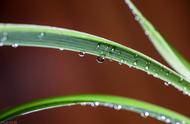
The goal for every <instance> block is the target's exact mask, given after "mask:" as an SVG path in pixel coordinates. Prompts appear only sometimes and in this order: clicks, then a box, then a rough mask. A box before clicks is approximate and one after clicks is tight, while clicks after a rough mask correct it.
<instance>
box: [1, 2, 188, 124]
mask: <svg viewBox="0 0 190 124" xmlns="http://www.w3.org/2000/svg"><path fill="white" fill-rule="evenodd" d="M134 3H135V4H136V5H137V6H138V8H139V9H140V10H141V11H142V13H143V14H144V15H145V16H146V17H147V18H148V19H149V20H150V21H151V22H152V23H153V24H154V25H155V26H156V28H157V29H158V30H159V31H160V32H161V33H162V34H163V35H164V36H165V37H166V38H167V39H168V40H169V41H170V43H171V44H172V45H173V46H174V47H175V48H177V49H178V50H179V51H180V52H181V53H182V54H183V55H184V56H185V57H186V58H187V59H188V60H190V54H189V46H190V43H189V27H190V23H189V22H190V15H189V12H190V8H189V6H190V1H189V0H154V1H151V0H134ZM0 5H1V7H0V23H25V24H40V25H50V26H58V27H65V28H69V29H75V30H78V31H83V32H87V33H90V34H94V35H98V36H102V37H104V38H108V39H110V40H114V41H117V42H118V43H121V44H123V45H126V46H128V47H131V48H133V49H136V50H138V51H141V52H142V53H145V54H146V55H149V56H150V57H152V58H154V59H156V60H158V61H160V62H162V63H164V64H166V63H165V62H164V61H163V59H162V58H161V57H160V55H159V54H158V53H157V52H156V51H155V49H154V48H153V46H152V44H151V43H150V41H149V40H148V39H147V38H146V37H145V35H144V32H143V31H142V29H141V28H140V26H139V24H138V23H137V22H136V21H134V18H133V16H132V14H131V12H130V11H129V9H128V7H127V6H126V4H125V3H124V1H123V0H49V1H48V0H28V1H27V0H1V1H0ZM95 59H96V57H94V56H90V55H85V57H84V58H80V57H79V56H78V53H75V52H69V51H59V50H55V49H45V48H26V47H25V48H24V47H18V48H16V49H15V48H11V47H1V48H0V109H3V108H6V107H11V106H14V105H17V104H20V103H24V102H27V101H30V100H33V99H38V98H47V97H52V96H64V95H72V94H80V93H98V94H108V95H118V96H124V97H131V98H135V99H139V100H143V101H147V102H150V103H154V104H157V105H160V106H163V107H167V108H169V109H172V110H175V111H177V112H179V113H182V114H184V115H186V116H189V117H190V107H189V105H190V98H189V97H188V96H185V95H183V94H182V93H181V92H179V91H178V90H176V89H175V88H173V87H171V86H168V87H167V86H165V85H164V82H163V81H161V80H158V79H155V78H153V77H152V76H149V75H147V74H146V73H144V72H141V71H139V70H135V69H131V68H129V67H127V66H125V65H119V64H118V63H115V62H109V61H105V62H104V63H103V64H98V63H97V62H96V60H95ZM166 65H167V64H166ZM14 120H16V121H17V122H18V124H24V123H27V124H35V123H37V124H40V123H44V124H52V123H53V124H61V123H62V124H84V123H85V124H88V123H90V124H126V123H127V124H148V123H149V124H162V122H158V121H157V120H154V119H151V118H147V119H144V118H142V117H140V116H139V115H138V114H135V113H132V112H128V111H122V110H121V111H115V110H112V109H108V108H103V107H97V108H92V107H81V106H72V107H63V108H57V109H50V110H45V111H40V112H36V113H32V114H29V115H25V116H22V117H18V118H16V119H14Z"/></svg>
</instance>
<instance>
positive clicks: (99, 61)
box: [96, 56, 105, 63]
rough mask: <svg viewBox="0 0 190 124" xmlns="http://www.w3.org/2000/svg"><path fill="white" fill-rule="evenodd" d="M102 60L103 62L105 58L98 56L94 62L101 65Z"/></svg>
mask: <svg viewBox="0 0 190 124" xmlns="http://www.w3.org/2000/svg"><path fill="white" fill-rule="evenodd" d="M104 60H105V58H104V57H102V56H98V57H97V58H96V61H97V62H98V63H103V62H104Z"/></svg>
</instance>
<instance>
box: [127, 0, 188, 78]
mask: <svg viewBox="0 0 190 124" xmlns="http://www.w3.org/2000/svg"><path fill="white" fill-rule="evenodd" d="M125 1H126V3H127V4H128V6H129V8H130V9H131V11H132V13H133V14H134V15H135V19H136V20H137V21H138V22H139V23H140V25H141V26H142V28H143V29H144V31H145V34H146V35H147V36H148V37H149V39H150V41H151V42H152V44H153V45H154V46H155V48H156V49H157V51H158V52H159V53H160V54H161V56H162V57H163V58H164V59H165V60H166V61H167V62H168V63H169V64H170V65H171V66H172V67H173V68H174V69H175V70H176V71H177V72H179V73H180V74H182V75H183V76H184V77H185V78H186V79H187V80H189V81H190V64H189V62H188V61H187V60H186V59H185V58H184V57H183V56H182V55H181V54H180V53H179V52H178V51H177V50H176V49H175V48H173V47H172V46H171V45H170V44H169V42H167V41H166V39H164V37H163V36H162V35H161V34H160V33H159V32H158V31H157V30H156V29H155V28H154V26H153V25H152V24H151V23H150V22H149V21H148V20H147V19H146V18H145V17H144V16H143V15H142V13H141V12H140V11H139V10H138V9H137V8H136V7H135V5H134V4H133V3H132V1H131V0H125Z"/></svg>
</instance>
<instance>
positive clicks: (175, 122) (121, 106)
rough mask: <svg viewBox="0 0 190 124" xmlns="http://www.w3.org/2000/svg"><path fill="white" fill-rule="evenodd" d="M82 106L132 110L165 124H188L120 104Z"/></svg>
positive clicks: (99, 103) (84, 104)
mask: <svg viewBox="0 0 190 124" xmlns="http://www.w3.org/2000/svg"><path fill="white" fill-rule="evenodd" d="M80 105H81V106H92V107H97V106H103V107H108V108H112V109H115V110H121V109H123V110H130V111H135V112H138V113H140V115H141V117H143V118H147V117H154V118H156V119H158V120H160V121H163V122H165V123H170V124H186V123H185V121H178V120H175V119H172V118H170V117H167V116H165V115H160V114H157V113H153V112H150V111H145V110H142V109H139V108H135V107H131V106H126V105H124V106H123V105H118V104H112V103H102V102H82V103H80Z"/></svg>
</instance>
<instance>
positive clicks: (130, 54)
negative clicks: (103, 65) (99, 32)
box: [0, 24, 190, 95]
mask: <svg viewBox="0 0 190 124" xmlns="http://www.w3.org/2000/svg"><path fill="white" fill-rule="evenodd" d="M0 38H1V39H0V41H1V44H2V45H12V46H13V47H17V46H32V47H46V48H57V49H63V48H64V49H65V50H71V51H77V52H85V53H88V54H92V55H96V56H98V58H100V57H101V58H102V59H103V58H108V59H112V60H115V61H117V62H119V63H123V64H127V65H129V66H130V67H134V68H137V69H140V70H142V71H145V72H147V73H148V74H152V75H153V76H154V77H156V78H159V79H162V80H164V81H165V82H168V83H169V84H171V85H173V86H174V87H176V88H177V89H179V90H181V91H183V92H184V93H185V94H188V95H190V83H189V82H188V81H187V80H185V79H183V78H181V75H179V74H177V73H176V72H174V71H172V70H171V69H169V68H168V67H166V66H164V65H162V64H161V63H159V62H157V61H155V60H153V59H151V58H150V57H148V56H146V55H144V54H142V53H140V52H138V51H135V50H133V49H131V48H128V47H125V46H123V45H120V44H118V43H115V42H113V41H110V40H106V39H104V38H100V37H97V36H93V35H89V34H86V33H81V32H77V31H73V30H68V29H60V28H55V27H48V26H36V25H16V24H1V25H0Z"/></svg>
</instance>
